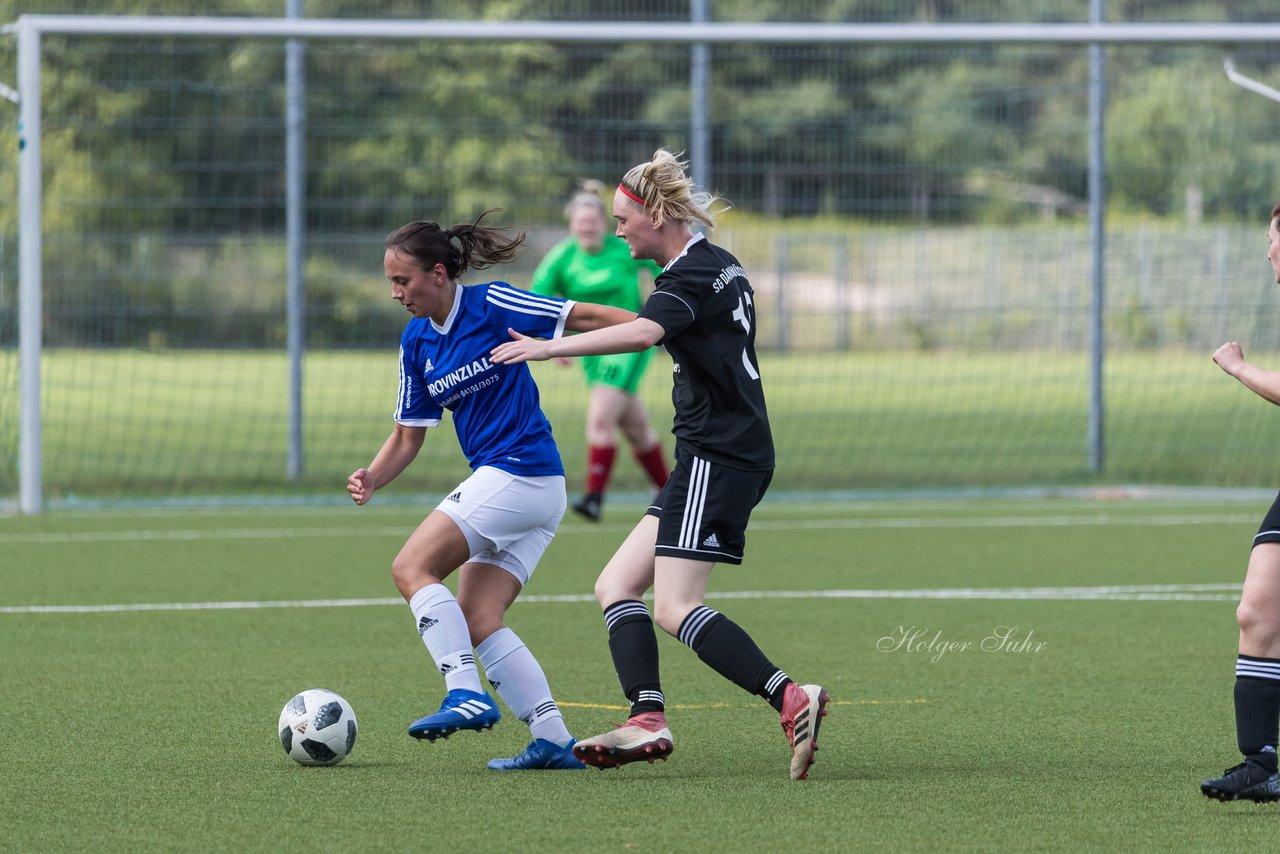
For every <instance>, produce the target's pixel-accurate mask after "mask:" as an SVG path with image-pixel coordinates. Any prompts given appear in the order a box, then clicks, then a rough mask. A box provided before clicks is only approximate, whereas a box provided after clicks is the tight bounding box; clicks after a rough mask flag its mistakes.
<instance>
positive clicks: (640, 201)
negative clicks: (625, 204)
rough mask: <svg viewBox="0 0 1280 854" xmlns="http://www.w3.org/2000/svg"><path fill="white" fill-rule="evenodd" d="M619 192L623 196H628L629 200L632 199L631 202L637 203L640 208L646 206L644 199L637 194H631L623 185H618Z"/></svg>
mask: <svg viewBox="0 0 1280 854" xmlns="http://www.w3.org/2000/svg"><path fill="white" fill-rule="evenodd" d="M618 190H619V191H621V193H622V195H624V196H626V197H627V198H628V199H630V200H631V201H633V202H635V203H636V204H637V205H639V206H640V207H644V206H645V204H644V199H642V198H640V197H639V196H637V195H636V194H635V193H633V192H631V191H630V190H628V189H627V188H626V187H624V186H622V185H621V184H619V185H618Z"/></svg>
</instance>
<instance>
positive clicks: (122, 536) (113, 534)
mask: <svg viewBox="0 0 1280 854" xmlns="http://www.w3.org/2000/svg"><path fill="white" fill-rule="evenodd" d="M1257 521H1258V514H1256V513H1250V514H1241V513H1234V514H1211V513H1183V514H1160V515H1153V516H1145V515H1110V514H1106V513H1098V514H1089V515H1063V516H999V517H973V518H951V519H939V518H933V517H926V516H920V517H904V518H885V519H793V520H780V519H770V520H767V521H760V522H753V523H752V524H751V527H750V530H752V531H787V530H791V531H796V530H804V531H816V530H856V529H861V530H875V529H893V528H908V529H910V528H1061V527H1073V526H1074V527H1089V526H1109V527H1115V526H1138V527H1147V526H1152V527H1171V526H1172V527H1177V526H1180V525H1234V524H1244V523H1256V522H1257ZM414 527H415V525H414V524H413V523H406V524H404V525H403V526H379V527H360V526H349V527H336V526H326V527H288V528H209V529H203V530H193V529H185V530H183V529H179V530H172V531H166V530H132V531H63V532H42V533H29V534H28V533H18V532H14V533H9V534H0V546H4V545H31V544H39V545H44V544H49V545H54V544H59V543H143V542H174V541H193V540H289V539H307V538H320V537H371V536H388V537H391V536H395V537H404V536H407V535H408V534H409V532H410V531H412V530H413V528H414ZM629 530H631V525H619V524H607V525H592V526H586V525H572V526H567V527H564V528H561V529H560V531H559V532H558V533H557V536H560V537H563V536H567V535H568V536H572V535H574V534H586V533H599V532H621V531H629Z"/></svg>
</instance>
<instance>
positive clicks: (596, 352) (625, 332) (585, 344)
mask: <svg viewBox="0 0 1280 854" xmlns="http://www.w3.org/2000/svg"><path fill="white" fill-rule="evenodd" d="M507 331H508V332H510V333H511V337H512V338H513V339H514V340H512V341H508V342H507V343H505V344H499V345H498V346H497V347H494V348H493V349H492V350H491V351H490V352H489V358H490V360H491V361H494V362H497V363H498V364H512V365H514V364H518V363H520V362H541V361H543V360H545V359H550V358H553V357H555V356H601V355H604V354H606V353H638V352H640V351H641V350H647V349H648V348H650V347H652V346H653V345H654V344H657V343H658V342H659V341H661V340H662V336H663V335H664V334H665V333H664V330H663V328H662V327H661V326H659V325H658V324H656V323H654V322H653V321H652V320H649V319H647V318H644V317H637V318H636V319H635V320H632V321H630V322H629V323H622V324H619V325H618V326H606V327H604V328H603V329H596V330H594V331H592V332H584V333H582V334H581V335H570V336H567V337H565V338H555V339H552V340H550V341H544V340H542V339H540V338H529V337H527V336H524V335H521V334H520V333H519V332H516V331H515V330H514V329H508V330H507Z"/></svg>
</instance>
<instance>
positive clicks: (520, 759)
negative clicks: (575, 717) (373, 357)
mask: <svg viewBox="0 0 1280 854" xmlns="http://www.w3.org/2000/svg"><path fill="white" fill-rule="evenodd" d="M574 743H575V742H572V741H570V742H569V743H568V744H566V745H565V746H564V747H561V746H560V745H558V744H552V743H551V742H549V741H547V740H546V739H543V738H535V739H534V740H533V741H531V742H529V746H528V747H526V748H525V749H524V753H521V754H520V755H519V756H517V757H515V758H513V759H491V760H489V768H490V770H493V771H581V770H582V769H584V768H586V767H587V766H586V765H583V764H582V763H581V762H579V761H578V758H577V757H576V756H574V755H573V745H574Z"/></svg>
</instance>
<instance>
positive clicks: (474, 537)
mask: <svg viewBox="0 0 1280 854" xmlns="http://www.w3.org/2000/svg"><path fill="white" fill-rule="evenodd" d="M565 504H566V498H565V489H564V476H563V475H547V476H543V477H522V476H520V475H514V474H511V473H509V472H505V471H502V470H501V469H496V468H493V467H491V466H481V467H480V468H478V469H476V470H475V471H474V472H473V473H472V474H471V477H469V478H467V479H466V480H464V481H463V482H462V483H460V484H458V486H457V487H456V488H455V489H454V490H453V492H451V493H449V495H448V496H446V497H445V499H444V500H443V501H441V502H440V503H439V504H437V505H436V509H437V510H439V511H440V512H441V513H444V514H445V515H446V516H448V517H449V518H450V519H452V520H453V521H454V522H456V523H457V525H458V527H459V528H460V529H462V534H463V536H465V537H466V538H467V545H468V546H469V547H470V548H471V560H472V561H476V562H479V563H489V564H493V565H494V566H497V567H500V568H501V569H505V570H506V571H507V572H509V573H511V574H512V575H514V576H515V577H516V578H517V579H519V581H520V584H521V585H525V584H528V583H529V577H530V576H531V575H533V570H534V569H535V568H536V567H537V566H538V561H539V560H541V558H542V553H543V552H545V551H546V550H547V546H549V545H551V538H552V537H554V536H555V533H556V529H557V528H559V527H560V519H561V518H562V517H563V516H564V509H565Z"/></svg>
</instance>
